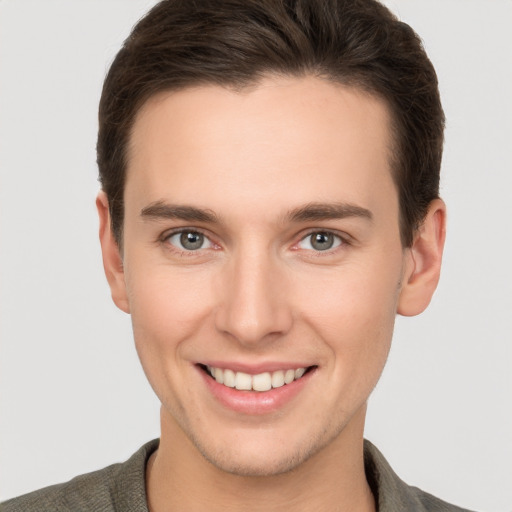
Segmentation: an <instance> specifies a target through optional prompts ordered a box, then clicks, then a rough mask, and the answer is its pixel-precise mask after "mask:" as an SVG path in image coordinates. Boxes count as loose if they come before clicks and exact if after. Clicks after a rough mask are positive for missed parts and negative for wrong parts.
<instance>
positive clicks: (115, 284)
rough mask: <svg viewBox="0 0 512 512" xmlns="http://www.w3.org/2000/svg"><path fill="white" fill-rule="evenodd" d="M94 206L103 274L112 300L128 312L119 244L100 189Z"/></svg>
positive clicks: (103, 193) (104, 196)
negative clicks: (98, 223) (97, 218)
mask: <svg viewBox="0 0 512 512" xmlns="http://www.w3.org/2000/svg"><path fill="white" fill-rule="evenodd" d="M96 208H97V209H98V216H99V221H100V229H99V235H100V244H101V253H102V256H103V268H104V269H105V276H106V277H107V281H108V284H109V286H110V291H111V294H112V300H113V301H114V303H115V305H116V306H117V307H118V308H119V309H121V310H122V311H124V312H125V313H129V312H130V306H129V302H128V294H127V292H126V283H125V274H124V268H123V260H122V257H121V252H120V248H119V245H118V244H117V242H116V240H115V238H114V235H113V233H112V228H111V222H110V212H109V208H108V198H107V195H106V194H105V192H103V191H100V192H99V193H98V196H97V197H96Z"/></svg>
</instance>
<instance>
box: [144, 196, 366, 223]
mask: <svg viewBox="0 0 512 512" xmlns="http://www.w3.org/2000/svg"><path fill="white" fill-rule="evenodd" d="M140 214H141V217H143V218H148V219H179V220H183V221H186V222H205V223H210V224H218V223H219V218H218V216H217V215H216V214H215V213H214V212H213V211H212V210H207V209H203V208H197V207H195V206H188V205H175V204H169V203H166V202H164V201H155V202H154V203H151V204H149V205H148V206H146V207H144V208H142V210H141V212H140ZM347 217H359V218H363V219H368V220H370V221H371V220H372V219H373V214H372V212H371V211H370V210H368V209H366V208H363V207H361V206H357V205H354V204H350V203H309V204H307V205H305V206H301V207H299V208H295V209H293V210H291V211H289V212H288V213H287V214H286V215H285V220H287V221H289V222H308V221H317V220H330V219H344V218H347Z"/></svg>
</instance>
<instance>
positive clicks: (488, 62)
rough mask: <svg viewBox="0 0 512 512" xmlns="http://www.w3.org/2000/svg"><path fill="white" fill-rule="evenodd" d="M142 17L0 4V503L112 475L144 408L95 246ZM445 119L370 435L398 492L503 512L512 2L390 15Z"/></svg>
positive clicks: (14, 1)
mask: <svg viewBox="0 0 512 512" xmlns="http://www.w3.org/2000/svg"><path fill="white" fill-rule="evenodd" d="M153 3H154V2H152V1H148V0H116V1H114V0H46V1H44V2H43V1H41V0H0V169H1V182H0V208H1V225H0V227H1V238H0V243H1V252H0V279H1V288H0V291H1V295H0V313H1V324H0V334H1V353H0V357H1V359H0V371H1V377H0V378H1V382H0V385H1V404H0V405H1V413H0V457H1V459H0V498H1V499H5V498H8V497H11V496H14V495H18V494H20V493H24V492H27V491H29V490H32V489H35V488H38V487H41V486H44V485H48V484H51V483H55V482H59V481H63V480H66V479H69V478H71V477H72V476H74V475H76V474H79V473H83V472H86V471H91V470H93V469H97V468H100V467H103V466H105V465H107V464H110V463H112V462H115V461H120V460H124V459H126V458H127V457H128V456H129V455H130V454H131V453H132V452H134V451H135V450H136V449H137V448H138V447H139V446H140V445H141V444H142V443H144V442H145V441H147V440H149V439H151V438H153V437H157V436H158V432H159V425H158V403H157V400H156V398H155V397H154V396H153V393H152V391H151V390H150V388H149V385H148V384H147V383H146V380H145V377H144V375H143V373H142V370H141V369H140V367H139V363H138V360H137V357H136V354H135V350H134V348H133V343H132V337H131V329H130V320H129V317H128V316H126V315H124V314H123V313H121V312H119V311H118V310H116V308H115V307H114V305H113V304H112V303H111V301H110V297H109V291H108V288H107V285H106V282H105V279H104V277H103V271H102V267H101V260H100V250H99V244H98V242H97V220H96V214H95V210H94V197H95V194H96V192H97V190H98V184H97V181H96V172H97V171H96V166H95V150H94V147H95V138H96V128H97V124H96V111H97V103H98V98H99V94H100V87H101V83H102V79H103V77H104V74H105V72H106V69H107V66H108V63H109V62H110V61H111V59H112V58H113V56H114V54H115V52H116V51H117V50H118V48H119V46H120V44H121V41H122V40H123V39H124V37H126V36H127V34H128V31H129V29H130V28H131V26H132V25H133V24H134V23H135V21H136V20H137V19H138V18H139V17H140V16H141V15H142V14H143V13H144V12H145V11H146V10H147V8H148V7H149V6H150V5H152V4H153ZM388 4H389V5H390V6H391V7H392V8H393V10H394V11H395V12H397V13H398V14H399V16H400V17H401V18H402V19H404V20H405V21H407V22H408V23H410V24H411V25H412V26H413V27H414V28H415V29H416V30H417V31H418V32H419V34H420V35H421V36H422V38H423V39H424V41H425V46H426V48H427V51H428V52H429V54H430V56H431V58H432V60H433V62H434V64H435V66H436V68H437V70H438V74H439V79H440V84H441V93H442V96H443V99H444V106H445V110H446V114H447V118H448V126H447V132H446V151H445V158H444V163H443V173H444V177H443V182H442V195H443V197H444V198H445V200H446V202H447V203H448V207H449V219H448V241H447V246H446V253H445V262H444V272H443V276H442V279H441V283H440V286H439V289H438V292H437V294H436V296H435V298H434V300H433V303H432V305H431V307H430V308H429V310H428V311H427V312H426V313H424V314H423V315H422V316H420V317H417V318H412V319H399V320H398V324H397V329H396V336H395V341H394V346H393V349H392V352H391V356H390V360H389V363H388V366H387V368H386V370H385V372H384V375H383V378H382V380H381V382H380V384H379V386H378V387H377V389H376V391H375V393H374V395H373V397H372V399H371V402H370V412H369V417H368V425H367V431H366V435H367V437H368V438H369V439H371V440H372V441H373V442H375V443H376V444H377V445H378V446H379V448H380V449H381V450H382V451H383V452H384V454H385V455H386V456H387V458H388V460H389V461H390V462H391V464H392V465H393V467H394V468H395V470H396V471H397V473H398V474H399V475H400V476H401V477H402V478H403V479H404V480H406V481H407V482H409V483H412V484H415V485H418V486H420V487H422V488H424V489H425V490H427V491H430V492H432V493H434V494H436V495H439V496H441V497H443V498H444V499H446V500H448V501H452V502H456V503H458V504H460V505H463V506H466V507H469V508H472V509H477V510H486V511H506V510H512V486H511V482H512V471H511V466H512V462H511V461H512V446H511V444H512V443H511V433H512V413H511V398H512V396H511V395H512V378H511V373H512V372H511V359H512V358H511V338H512V336H511V331H512V328H511V321H510V317H511V314H512V293H511V283H512V279H511V262H512V247H511V246H512V243H511V228H510V224H511V220H512V206H511V205H512V197H511V196H512V193H511V192H512V183H511V174H512V173H511V171H512V158H511V154H512V153H511V145H512V62H511V60H512V28H511V25H512V2H511V1H510V0H478V1H477V0H393V1H391V0H390V1H389V2H388Z"/></svg>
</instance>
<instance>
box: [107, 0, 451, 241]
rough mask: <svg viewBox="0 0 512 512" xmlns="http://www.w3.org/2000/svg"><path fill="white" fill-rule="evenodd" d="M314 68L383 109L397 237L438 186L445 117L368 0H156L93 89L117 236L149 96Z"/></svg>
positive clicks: (400, 36) (388, 17)
mask: <svg viewBox="0 0 512 512" xmlns="http://www.w3.org/2000/svg"><path fill="white" fill-rule="evenodd" d="M269 74H278V75H286V76H297V77H300V76H304V75H315V76H319V77H322V78H325V79H328V80H331V81H333V82H336V83H341V84H345V85H349V86H355V87H359V88H361V89H363V90H365V91H367V92H369V93H371V94H374V95H376V96H378V97H380V98H382V99H384V100H385V101H386V103H387V105H388V107H389V108H390V113H391V118H392V124H393V136H394V151H393V158H392V160H393V161H392V162H391V165H392V172H393V179H394V181H395V184H396V186H397V190H398V196H399V204H400V233H401V238H402V244H403V245H404V246H405V247H408V246H410V245H411V243H412V240H413V236H414V231H415V230H416V229H417V227H418V226H419V225H420V224H421V222H422V221H423V218H424V216H425V214H426V211H427V208H428V205H429V203H430V202H431V201H432V200H433V199H435V198H437V197H438V194H439V171H440V166H441V156H442V148H443V130H444V114H443V110H442V106H441V101H440V98H439V91H438V85H437V77H436V73H435V70H434V68H433V66H432V64H431V62H430V60H429V59H428V57H427V55H426V53H425V51H424V49H423V46H422V43H421V40H420V39H419V37H418V36H417V34H416V33H415V32H414V31H413V30H412V29H411V27H409V25H407V24H405V23H402V22H400V21H399V20H398V19H397V18H396V17H395V16H394V15H393V14H392V13H391V12H390V11H389V10H388V9H387V8H386V7H384V6H383V5H382V4H380V3H379V2H377V1H376V0H164V1H162V2H160V3H158V4H157V5H155V7H153V8H152V9H151V10H150V11H149V12H148V13H147V14H146V16H145V17H144V18H142V19H141V20H140V21H139V22H138V23H137V25H136V26H135V27H134V29H133V31H132V33H131V34H130V36H129V37H128V39H126V41H125V43H124V45H123V47H122V48H121V50H120V51H119V53H118V54H117V56H116V58H115V59H114V61H113V63H112V66H111V67H110V70H109V72H108V74H107V77H106V79H105V83H104V86H103V92H102V96H101V101H100V108H99V133H98V144H97V155H98V167H99V174H100V182H101V184H102V187H103V190H104V191H105V192H106V194H107V197H108V200H109V208H110V214H111V219H112V229H113V232H114V236H115V237H116V240H117V242H118V243H119V244H121V242H122V225H123V213H124V203H123V195H124V184H125V175H126V167H127V152H128V145H129V140H130V135H131V129H132V126H133V123H134V119H135V116H136V114H137V112H138V111H139V109H140V108H141V107H142V105H143V104H144V103H145V102H146V101H147V100H148V99H149V98H150V97H151V96H153V95H155V94H156V93H159V92H162V91H165V90H169V91H172V90H179V89H183V88H185V87H188V86H192V85H200V84H214V85H221V86H225V87H233V88H236V89H239V88H243V87H245V86H248V85H252V84H255V83H257V82H258V81H259V80H261V78H263V77H264V76H265V75H269Z"/></svg>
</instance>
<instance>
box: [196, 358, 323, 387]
mask: <svg viewBox="0 0 512 512" xmlns="http://www.w3.org/2000/svg"><path fill="white" fill-rule="evenodd" d="M198 366H199V367H200V368H201V369H202V370H203V371H204V372H205V373H206V374H207V375H208V376H209V377H211V378H212V379H214V380H215V381H216V382H217V383H218V384H221V385H223V386H225V387H227V388H233V389H236V390H238V391H254V392H257V393H262V392H265V391H270V390H271V389H277V388H281V387H283V386H287V385H289V384H291V383H293V382H295V381H298V380H300V379H302V378H303V377H304V376H305V375H306V374H308V373H310V372H312V371H313V370H315V369H316V366H306V367H299V368H287V369H282V370H276V371H272V372H270V371H268V372H262V373H258V374H254V375H251V374H249V373H245V372H241V371H234V370H231V369H229V368H218V367H214V366H209V365H204V364H199V365H198Z"/></svg>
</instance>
